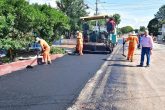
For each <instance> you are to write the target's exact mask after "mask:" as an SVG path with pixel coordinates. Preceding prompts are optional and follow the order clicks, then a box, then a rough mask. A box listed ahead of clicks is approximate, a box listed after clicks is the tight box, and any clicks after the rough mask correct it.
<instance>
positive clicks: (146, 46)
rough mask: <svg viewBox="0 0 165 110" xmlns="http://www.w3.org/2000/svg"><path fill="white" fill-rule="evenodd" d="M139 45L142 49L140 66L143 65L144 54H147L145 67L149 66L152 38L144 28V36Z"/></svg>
mask: <svg viewBox="0 0 165 110" xmlns="http://www.w3.org/2000/svg"><path fill="white" fill-rule="evenodd" d="M141 45H142V50H141V60H140V65H138V66H140V67H142V66H143V63H144V56H145V55H146V56H147V62H146V67H149V66H150V55H151V54H152V49H153V39H152V37H151V36H150V35H149V32H148V31H147V30H145V32H144V36H143V37H142V40H141Z"/></svg>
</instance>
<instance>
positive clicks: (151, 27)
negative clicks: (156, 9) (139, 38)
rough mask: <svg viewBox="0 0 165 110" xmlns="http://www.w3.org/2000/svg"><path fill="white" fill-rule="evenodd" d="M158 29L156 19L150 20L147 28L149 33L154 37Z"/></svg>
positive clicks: (158, 24)
mask: <svg viewBox="0 0 165 110" xmlns="http://www.w3.org/2000/svg"><path fill="white" fill-rule="evenodd" d="M159 27H160V23H159V21H158V19H157V18H154V19H152V20H151V21H150V22H149V23H148V26H147V28H148V30H149V33H153V35H154V36H157V35H158V29H159Z"/></svg>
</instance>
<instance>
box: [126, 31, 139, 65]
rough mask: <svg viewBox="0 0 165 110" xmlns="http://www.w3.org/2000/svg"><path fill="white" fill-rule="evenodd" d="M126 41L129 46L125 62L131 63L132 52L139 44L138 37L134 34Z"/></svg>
mask: <svg viewBox="0 0 165 110" xmlns="http://www.w3.org/2000/svg"><path fill="white" fill-rule="evenodd" d="M128 41H129V46H128V55H127V60H131V62H133V57H134V52H135V49H136V47H137V44H138V43H139V42H138V37H137V35H136V34H135V32H133V33H132V34H130V35H129V36H128V38H127V39H126V41H125V42H128ZM125 42H124V43H125Z"/></svg>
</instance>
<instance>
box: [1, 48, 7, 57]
mask: <svg viewBox="0 0 165 110" xmlns="http://www.w3.org/2000/svg"><path fill="white" fill-rule="evenodd" d="M6 55H7V51H6V50H5V49H0V58H2V57H5V56H6Z"/></svg>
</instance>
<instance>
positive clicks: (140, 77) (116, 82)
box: [68, 44, 165, 110]
mask: <svg viewBox="0 0 165 110" xmlns="http://www.w3.org/2000/svg"><path fill="white" fill-rule="evenodd" d="M121 54H122V46H121V45H118V48H116V50H115V51H114V53H113V55H111V56H110V57H109V58H108V59H106V63H105V65H104V67H103V68H104V69H101V70H99V72H97V73H96V75H95V76H94V77H93V78H91V80H90V81H89V82H88V83H87V84H86V86H85V88H84V89H83V90H82V92H81V94H80V95H79V97H78V99H77V101H76V102H75V104H74V105H73V106H71V107H70V108H68V110H165V85H164V84H165V80H164V79H165V63H164V62H165V57H164V55H165V46H164V45H160V44H155V48H154V50H153V54H152V56H151V66H150V67H137V66H136V65H138V64H139V63H140V50H137V51H136V53H135V60H134V62H129V61H127V60H126V57H123V56H122V55H121ZM98 77H100V78H98Z"/></svg>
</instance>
